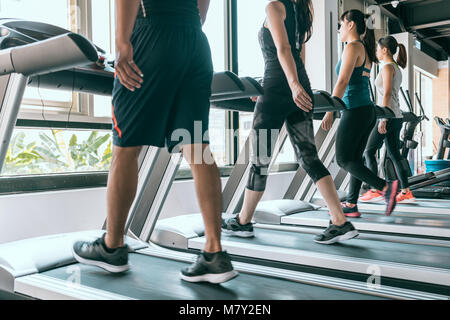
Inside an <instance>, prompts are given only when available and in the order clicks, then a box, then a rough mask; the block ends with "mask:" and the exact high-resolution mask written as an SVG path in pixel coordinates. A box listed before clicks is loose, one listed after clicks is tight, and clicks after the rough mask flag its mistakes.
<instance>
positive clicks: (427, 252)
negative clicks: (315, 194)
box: [222, 228, 450, 269]
mask: <svg viewBox="0 0 450 320" xmlns="http://www.w3.org/2000/svg"><path fill="white" fill-rule="evenodd" d="M318 233H319V231H318ZM222 240H223V241H227V242H228V241H230V242H232V243H235V244H236V246H239V243H246V244H255V245H263V246H271V247H277V248H289V249H298V250H306V251H311V252H316V253H326V254H331V255H337V256H346V257H355V258H363V259H371V260H381V261H389V262H397V263H403V264H409V265H418V266H427V267H435V268H442V269H450V250H449V249H448V248H444V247H437V246H428V245H416V244H405V243H392V242H387V241H376V240H362V239H358V238H356V239H354V240H349V241H346V242H343V243H337V244H333V245H324V244H318V243H315V242H314V235H312V234H304V233H298V232H289V231H279V230H269V229H259V228H256V229H255V237H254V238H247V239H243V238H238V237H230V236H224V237H222ZM230 253H231V254H232V252H230ZM273 254H274V253H272V252H271V253H269V252H268V256H270V255H273ZM275 254H276V253H275Z"/></svg>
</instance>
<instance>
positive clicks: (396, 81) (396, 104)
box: [375, 62, 403, 118]
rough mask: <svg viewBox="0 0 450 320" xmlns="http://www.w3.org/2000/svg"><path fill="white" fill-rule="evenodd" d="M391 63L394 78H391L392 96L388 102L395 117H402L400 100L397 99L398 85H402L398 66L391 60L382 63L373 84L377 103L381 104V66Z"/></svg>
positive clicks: (382, 95) (382, 97) (382, 91)
mask: <svg viewBox="0 0 450 320" xmlns="http://www.w3.org/2000/svg"><path fill="white" fill-rule="evenodd" d="M388 64H391V65H392V66H393V67H394V78H393V79H392V97H391V101H390V103H389V106H386V107H390V108H391V109H392V111H393V112H394V114H395V117H396V118H403V115H402V112H401V111H400V100H399V96H398V94H399V92H400V87H401V85H402V71H401V70H400V68H399V66H398V65H397V64H396V63H393V62H386V63H383V64H382V66H381V69H380V73H379V74H378V76H377V79H376V80H375V86H376V87H377V96H378V105H379V106H382V104H383V99H384V85H383V76H382V72H383V68H384V67H385V66H386V65H388ZM382 107H385V106H382Z"/></svg>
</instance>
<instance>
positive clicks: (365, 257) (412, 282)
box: [130, 93, 450, 292]
mask: <svg viewBox="0 0 450 320" xmlns="http://www.w3.org/2000/svg"><path fill="white" fill-rule="evenodd" d="M316 94H317V93H316ZM322 94H323V93H322ZM328 98H331V97H328ZM329 101H330V102H331V103H330V105H329V106H328V110H327V111H334V110H335V108H336V107H337V108H339V106H336V101H333V100H329ZM280 136H282V134H280ZM317 138H318V136H317V135H316V139H317ZM323 140H324V141H332V138H330V137H323ZM280 144H281V143H280V141H278V142H277V145H278V148H277V147H276V148H275V151H276V150H279V149H280V147H279V145H280ZM247 147H248V144H246V145H245V146H244V148H243V151H241V154H240V156H239V158H244V159H245V157H246V153H247V152H248V149H247ZM318 148H319V149H323V148H325V145H321V146H319V147H318ZM328 150H329V151H330V152H331V151H332V150H333V148H332V147H330V146H328ZM247 156H248V155H247ZM321 156H323V157H326V158H327V157H328V156H327V155H325V154H323V155H321ZM238 163H239V165H240V166H241V167H245V165H242V162H238ZM233 171H240V172H241V174H240V176H245V168H239V166H236V167H235V169H234V170H233ZM233 173H234V172H233ZM233 178H234V177H233V174H232V175H231V176H230V178H229V180H228V182H227V185H226V186H225V188H224V194H223V196H224V197H223V198H224V211H225V212H226V213H227V214H235V213H237V212H238V210H239V209H240V207H239V202H240V201H239V200H234V201H233V199H239V198H241V197H242V193H243V190H244V188H245V179H233ZM236 181H238V182H236ZM229 184H233V185H234V186H235V185H236V184H237V187H236V188H234V190H236V193H238V195H236V196H235V197H233V196H230V195H229V194H227V190H229V189H231V188H229ZM305 192H306V193H308V190H305ZM239 193H240V194H239ZM299 203H300V205H303V206H304V208H303V209H302V210H301V211H298V210H300V209H299V206H300V205H299ZM293 207H296V208H295V210H293ZM317 209H319V210H317ZM226 216H227V215H226ZM141 219H142V220H141V222H140V224H142V222H143V221H144V225H146V224H148V225H151V226H153V225H154V217H152V213H151V212H150V213H149V214H147V215H146V216H145V217H144V219H143V218H142V217H141ZM298 219H300V220H302V222H300V223H298V222H297V221H296V220H298ZM396 219H397V220H396ZM150 221H152V222H151V223H148V222H150ZM255 221H256V224H255V228H256V237H255V238H250V239H242V238H237V237H223V242H222V245H223V246H224V248H225V249H226V250H227V251H228V252H229V253H230V254H231V255H232V256H233V257H234V258H235V259H241V260H242V261H247V262H248V261H250V262H252V263H258V264H262V265H269V266H272V265H280V264H281V265H282V266H283V268H290V269H292V270H308V271H309V272H319V271H317V270H319V269H320V270H321V272H323V274H329V273H330V272H331V273H333V274H339V276H342V277H345V276H347V277H351V276H354V277H355V276H356V277H357V278H358V277H359V278H361V277H363V276H365V275H366V274H367V272H368V270H371V268H372V266H377V267H378V268H380V269H379V270H380V272H381V274H383V277H384V279H385V281H387V282H388V283H395V284H396V285H400V283H401V285H406V286H408V285H409V288H422V289H424V290H430V291H433V292H450V291H448V290H449V289H450V250H448V247H449V246H450V241H449V239H448V237H449V233H448V223H447V224H445V223H444V226H441V225H439V226H438V227H441V229H442V230H441V229H439V228H437V227H436V228H434V229H429V230H425V231H424V226H422V225H421V228H422V229H419V228H415V229H413V231H411V228H409V230H406V231H405V230H402V228H404V226H403V225H402V222H403V220H401V221H399V220H398V218H395V217H391V218H390V220H389V219H386V218H384V217H379V219H377V221H375V223H373V221H366V222H365V224H363V223H361V224H360V225H359V226H358V227H361V226H365V228H366V229H367V230H366V231H367V232H364V231H363V232H361V234H360V236H359V237H358V238H356V239H353V240H351V241H347V242H345V243H340V244H337V245H332V246H326V245H321V244H317V243H315V242H314V241H313V236H314V235H315V234H318V233H319V232H320V231H321V228H323V227H325V226H327V225H328V221H329V216H328V214H327V213H326V212H325V211H324V210H320V208H317V207H315V206H314V205H311V204H308V203H306V202H303V203H301V201H300V202H299V201H298V200H288V201H280V200H273V201H268V202H267V203H266V204H264V206H263V208H261V206H259V207H258V208H257V212H256V213H255ZM305 221H316V222H315V223H305ZM317 221H319V222H317ZM388 223H390V227H391V228H394V230H389V225H388ZM439 223H441V224H442V221H439ZM386 225H388V227H387V228H386V227H385V226H386ZM374 226H375V227H378V230H377V229H375V232H374V233H372V232H371V231H373V228H374ZM381 228H385V229H387V230H384V231H385V233H390V234H389V235H386V234H380V232H379V230H380V229H381ZM130 230H131V231H132V232H133V233H134V234H135V235H136V236H138V237H139V238H141V239H143V240H144V241H148V240H151V242H153V243H156V244H158V245H161V246H163V247H166V248H173V249H176V250H181V251H188V252H195V251H198V250H201V248H202V247H203V245H204V243H205V238H204V230H203V222H202V219H201V215H200V214H192V215H183V216H177V217H173V218H169V219H164V220H161V221H158V222H157V224H156V227H155V230H152V229H151V228H146V229H134V228H131V229H130ZM438 230H441V231H440V232H441V234H438V233H437V231H438ZM360 231H361V230H360ZM386 231H387V232H386ZM405 234H406V235H408V236H405ZM411 234H412V235H413V236H411ZM424 235H425V236H424ZM436 235H438V236H436ZM342 272H344V273H346V275H342ZM435 290H437V291H435Z"/></svg>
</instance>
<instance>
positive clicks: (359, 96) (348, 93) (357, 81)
mask: <svg viewBox="0 0 450 320" xmlns="http://www.w3.org/2000/svg"><path fill="white" fill-rule="evenodd" d="M357 41H359V40H357ZM361 42H362V41H361ZM341 65H342V59H340V60H339V62H338V64H337V66H336V73H337V74H338V75H339V73H340V71H341ZM364 72H368V73H370V70H369V69H367V68H366V59H364V63H363V64H362V66H361V67H357V68H355V69H354V70H353V73H352V76H351V78H350V81H349V83H348V85H347V89H345V93H344V97H343V98H342V101H344V103H345V105H346V106H347V109H354V108H358V107H362V106H372V105H373V102H372V99H371V98H370V89H369V77H366V76H363V73H364Z"/></svg>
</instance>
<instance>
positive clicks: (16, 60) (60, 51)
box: [0, 33, 98, 76]
mask: <svg viewBox="0 0 450 320" xmlns="http://www.w3.org/2000/svg"><path fill="white" fill-rule="evenodd" d="M97 59H98V54H97V50H96V49H95V47H94V46H93V45H92V43H91V42H90V41H89V40H88V39H86V38H85V37H83V36H81V35H79V34H75V33H68V34H65V35H61V36H57V37H54V38H50V39H47V40H44V41H39V42H35V43H31V44H27V45H24V46H20V47H14V48H10V49H6V50H3V51H0V75H5V74H10V73H20V74H23V75H24V76H32V75H38V74H46V73H52V72H56V71H60V70H65V69H69V68H72V67H75V66H79V65H84V64H88V63H90V62H95V61H97Z"/></svg>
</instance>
